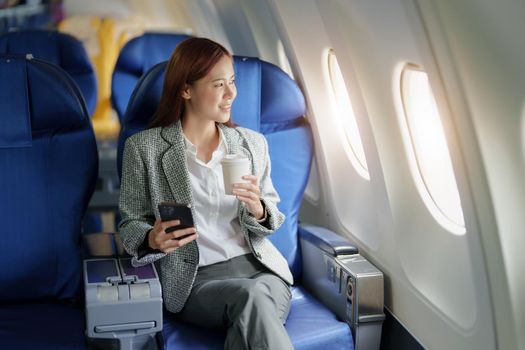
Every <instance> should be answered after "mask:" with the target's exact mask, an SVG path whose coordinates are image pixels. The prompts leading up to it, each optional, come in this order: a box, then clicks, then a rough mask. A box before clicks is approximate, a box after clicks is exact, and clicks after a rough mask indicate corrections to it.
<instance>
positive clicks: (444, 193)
mask: <svg viewBox="0 0 525 350" xmlns="http://www.w3.org/2000/svg"><path fill="white" fill-rule="evenodd" d="M401 96H402V103H403V108H404V112H405V115H404V118H400V121H403V119H404V120H405V121H406V124H405V123H403V122H402V123H401V124H402V127H404V128H405V129H407V131H408V133H405V135H406V136H407V137H405V143H406V145H407V146H408V147H407V150H409V153H412V154H411V158H412V159H413V164H412V165H415V166H412V174H413V175H414V178H415V179H416V184H417V185H418V189H419V192H420V194H421V196H422V197H423V200H424V202H425V204H426V206H427V208H428V209H429V210H430V212H431V213H432V215H433V216H434V218H435V219H436V220H437V221H438V222H439V223H440V224H441V225H442V226H443V227H445V228H446V229H447V230H448V231H450V232H452V233H454V234H459V235H461V234H464V233H465V231H466V230H465V221H464V218H463V211H462V209H461V201H460V198H459V192H458V187H457V184H456V178H455V176H454V171H453V170H452V162H451V159H450V153H449V150H448V146H447V141H446V138H445V133H444V130H443V125H442V124H441V119H440V116H439V111H438V108H437V104H436V100H435V98H434V94H433V93H432V88H431V86H430V83H429V81H428V75H427V73H426V72H425V71H424V70H423V69H422V68H421V67H419V66H417V65H414V64H407V65H406V66H405V67H404V69H403V71H402V73H401Z"/></svg>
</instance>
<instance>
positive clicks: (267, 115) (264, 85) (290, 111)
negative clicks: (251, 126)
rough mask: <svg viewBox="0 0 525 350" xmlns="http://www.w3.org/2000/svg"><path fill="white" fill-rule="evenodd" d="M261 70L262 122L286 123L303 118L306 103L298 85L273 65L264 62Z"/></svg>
mask: <svg viewBox="0 0 525 350" xmlns="http://www.w3.org/2000/svg"><path fill="white" fill-rule="evenodd" d="M261 70H262V73H261V78H262V82H261V122H262V123H277V122H286V121H292V120H294V119H297V118H301V117H303V116H304V115H305V113H306V103H305V100H304V96H303V93H302V92H301V90H300V89H299V86H297V83H296V82H295V81H294V80H293V79H291V78H290V76H288V74H286V73H285V72H284V71H282V70H281V68H279V67H277V66H275V65H273V64H271V63H267V62H262V65H261Z"/></svg>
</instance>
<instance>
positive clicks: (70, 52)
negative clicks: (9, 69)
mask: <svg viewBox="0 0 525 350" xmlns="http://www.w3.org/2000/svg"><path fill="white" fill-rule="evenodd" d="M0 53H7V54H24V55H25V54H28V53H30V54H32V55H33V57H35V58H38V59H41V60H45V61H47V62H50V63H53V64H55V65H57V66H59V67H60V68H62V69H63V70H65V71H66V72H67V73H68V74H69V75H70V76H71V78H73V80H74V81H75V83H76V84H77V85H78V87H79V88H80V91H81V92H82V96H83V98H84V100H85V102H86V106H87V109H88V112H89V115H93V112H94V111H95V107H96V105H97V79H96V76H95V71H94V70H93V66H92V65H91V61H90V60H89V57H88V55H87V52H86V49H85V48H84V46H83V45H82V43H81V42H80V41H79V40H78V39H76V38H75V37H73V36H71V35H69V34H65V33H59V32H57V31H56V30H40V29H39V30H36V29H32V30H23V31H17V32H9V33H6V34H4V35H2V36H0Z"/></svg>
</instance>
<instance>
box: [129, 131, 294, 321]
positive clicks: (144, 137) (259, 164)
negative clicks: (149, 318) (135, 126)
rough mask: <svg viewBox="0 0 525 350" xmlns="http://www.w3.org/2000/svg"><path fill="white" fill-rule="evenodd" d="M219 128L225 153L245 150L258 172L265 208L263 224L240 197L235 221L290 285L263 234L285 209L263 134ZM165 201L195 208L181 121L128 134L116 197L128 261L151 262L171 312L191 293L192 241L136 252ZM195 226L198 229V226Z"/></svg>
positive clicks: (280, 258)
mask: <svg viewBox="0 0 525 350" xmlns="http://www.w3.org/2000/svg"><path fill="white" fill-rule="evenodd" d="M220 127H221V129H222V131H223V134H224V137H225V141H226V144H227V147H228V153H230V154H233V153H235V154H239V153H240V154H244V155H245V156H247V157H248V158H249V159H250V160H251V164H252V173H253V174H256V175H257V176H258V177H259V184H260V187H261V200H262V201H263V202H264V205H265V206H266V210H267V215H268V220H267V222H266V223H265V226H266V227H265V226H263V225H261V224H260V223H258V222H257V220H256V219H255V217H253V216H252V215H251V214H250V213H249V212H248V210H247V208H246V205H245V204H244V203H242V202H240V201H239V220H240V223H241V229H242V233H243V234H244V237H245V239H246V242H247V244H248V246H249V247H250V250H251V252H252V253H253V255H254V256H255V257H256V258H257V259H258V260H259V261H260V262H261V263H262V264H264V265H265V266H266V267H268V268H269V269H270V270H271V271H273V272H274V273H275V274H277V275H278V276H280V277H281V278H282V279H283V280H285V281H286V282H287V283H289V284H292V283H293V277H292V274H291V272H290V269H289V267H288V263H287V262H286V260H285V259H284V257H283V256H282V255H281V253H280V252H279V251H278V250H277V249H276V248H275V246H274V245H273V244H272V243H271V242H270V241H269V240H268V239H267V238H266V237H267V236H268V235H270V234H272V233H273V232H274V231H275V230H277V229H278V228H279V227H280V226H281V224H282V223H283V222H284V214H283V213H281V212H280V211H279V209H277V206H276V204H277V203H278V202H279V200H280V199H279V195H278V194H277V192H276V191H275V189H274V187H273V184H272V180H271V178H270V170H271V165H270V157H269V154H268V144H267V142H266V139H265V138H264V136H262V135H261V134H259V133H256V132H254V131H251V130H249V129H245V128H241V127H237V128H229V127H226V126H224V125H222V124H220ZM164 201H171V202H177V203H191V204H192V208H193V207H194V205H193V204H194V202H193V195H192V191H191V185H190V181H189V177H188V168H187V165H186V155H185V147H184V140H183V137H182V128H181V124H180V122H176V123H173V124H172V125H170V126H168V127H164V128H154V129H148V130H144V131H142V132H140V133H138V134H135V135H133V136H131V137H130V138H128V139H127V141H126V145H125V149H124V158H123V162H122V181H121V187H120V201H119V206H120V213H121V215H122V221H121V222H120V224H119V231H120V234H121V236H122V241H123V243H124V247H125V249H126V251H127V252H128V253H129V254H131V255H132V256H133V259H132V264H133V265H134V266H141V265H145V264H149V263H152V262H154V263H155V266H156V268H157V271H158V272H159V275H160V281H161V285H162V294H163V299H164V305H165V306H166V309H168V310H169V311H171V312H179V311H180V310H181V309H182V307H183V306H184V303H185V302H186V299H187V298H188V296H189V294H190V291H191V288H192V286H193V282H194V280H195V275H196V273H197V268H198V264H199V247H198V244H197V242H196V241H193V242H190V243H189V244H187V245H185V246H184V247H181V248H179V249H177V250H175V251H174V252H172V253H170V254H165V253H162V252H150V253H148V254H146V255H145V256H139V254H138V253H139V247H140V246H141V244H142V243H143V242H144V239H145V236H146V233H147V232H148V231H149V230H150V229H151V228H153V224H154V222H155V218H157V217H159V212H158V209H157V205H158V203H160V202H164ZM192 210H194V209H192ZM196 229H197V232H198V230H199V228H198V227H196Z"/></svg>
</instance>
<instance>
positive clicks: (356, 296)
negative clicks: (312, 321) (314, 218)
mask: <svg viewBox="0 0 525 350" xmlns="http://www.w3.org/2000/svg"><path fill="white" fill-rule="evenodd" d="M299 241H300V244H301V252H302V259H303V260H302V262H303V264H302V266H303V285H304V286H305V288H306V289H307V290H308V291H309V292H310V293H312V294H313V295H314V296H315V297H316V298H318V299H319V300H320V301H321V302H323V303H324V304H325V305H326V306H327V307H328V308H329V309H330V310H332V311H333V312H334V313H335V314H336V315H337V316H338V317H339V318H340V319H341V320H344V321H346V322H347V323H348V325H349V326H350V327H351V329H352V332H353V334H354V341H355V348H356V349H358V350H377V349H379V344H380V340H381V327H382V322H383V319H384V317H385V316H384V313H383V274H382V273H381V271H379V270H378V269H377V268H376V267H375V266H373V265H372V264H371V263H370V262H368V261H367V260H366V259H365V258H364V257H362V256H361V255H359V254H357V248H355V247H354V246H352V244H350V242H349V241H348V240H346V239H345V238H344V237H341V236H339V235H337V234H336V233H334V232H332V231H329V230H327V229H324V228H321V227H317V226H311V225H304V226H303V225H301V227H300V228H299Z"/></svg>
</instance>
